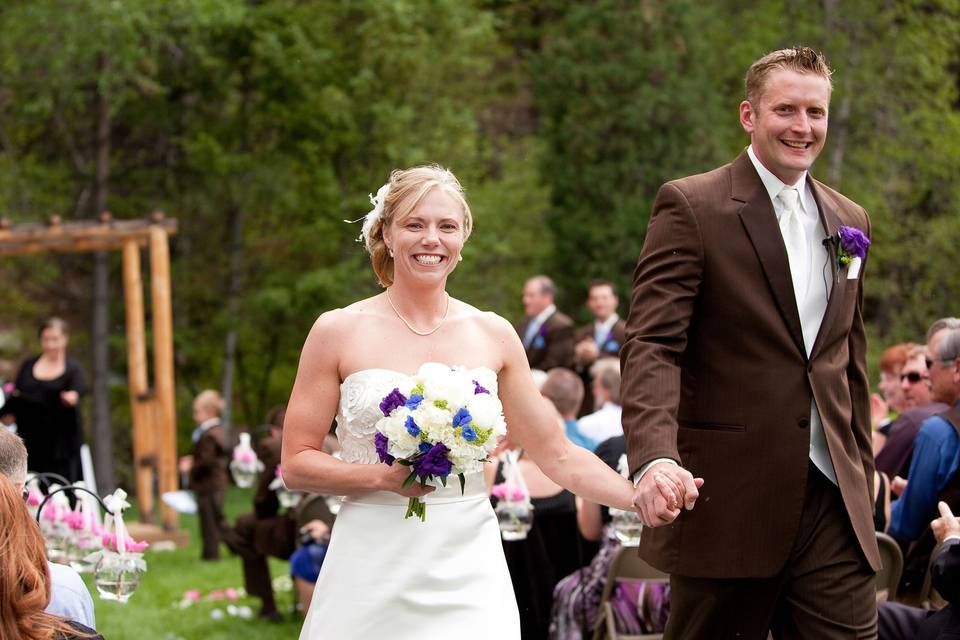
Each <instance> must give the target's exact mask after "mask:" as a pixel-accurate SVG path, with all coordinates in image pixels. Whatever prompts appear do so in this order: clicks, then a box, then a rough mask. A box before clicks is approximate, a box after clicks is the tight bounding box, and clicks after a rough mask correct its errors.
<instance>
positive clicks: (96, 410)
mask: <svg viewBox="0 0 960 640" xmlns="http://www.w3.org/2000/svg"><path fill="white" fill-rule="evenodd" d="M106 69H107V57H106V55H105V54H100V55H99V56H98V58H97V70H98V71H99V73H100V74H103V73H105V72H106ZM94 111H95V116H96V121H97V137H96V143H95V144H96V147H95V151H96V170H95V176H94V195H93V201H94V206H95V208H96V213H97V214H98V215H99V214H101V213H103V212H105V211H107V198H108V195H109V178H110V105H109V102H108V100H107V96H106V95H104V91H103V89H100V90H98V91H97V95H96V98H95V101H94ZM109 276H110V265H109V262H108V254H107V253H106V252H103V251H100V252H97V253H96V254H95V255H94V270H93V327H92V329H93V340H92V346H93V443H94V447H93V460H94V466H95V467H96V472H97V488H98V490H99V491H100V493H101V494H105V493H110V492H112V491H113V490H114V489H115V484H116V481H115V479H114V469H113V429H112V427H111V424H110V389H109V388H108V381H109V378H110V352H109V350H108V348H107V347H108V337H109V333H110V324H109V322H110V320H109V316H110V299H109V285H110V282H109Z"/></svg>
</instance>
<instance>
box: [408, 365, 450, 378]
mask: <svg viewBox="0 0 960 640" xmlns="http://www.w3.org/2000/svg"><path fill="white" fill-rule="evenodd" d="M449 373H450V367H448V366H447V365H445V364H440V363H439V362H425V363H424V364H422V365H420V369H419V370H418V371H417V375H416V376H415V377H416V378H417V381H418V382H426V381H427V380H431V379H436V378H443V377H445V376H446V375H447V374H449Z"/></svg>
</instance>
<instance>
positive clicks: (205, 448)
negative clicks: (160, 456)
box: [190, 425, 229, 494]
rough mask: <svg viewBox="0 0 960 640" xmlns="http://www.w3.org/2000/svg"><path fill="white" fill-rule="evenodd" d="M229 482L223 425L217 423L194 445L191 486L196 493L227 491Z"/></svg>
mask: <svg viewBox="0 0 960 640" xmlns="http://www.w3.org/2000/svg"><path fill="white" fill-rule="evenodd" d="M228 483H229V479H228V478H227V448H226V444H225V442H224V437H223V427H221V426H220V425H216V426H213V427H210V428H209V429H207V430H206V431H205V432H204V433H203V435H201V436H200V439H199V440H197V442H196V444H195V445H193V466H192V467H191V468H190V488H191V489H193V490H194V492H195V493H200V494H210V493H215V492H217V491H226V490H227V484H228Z"/></svg>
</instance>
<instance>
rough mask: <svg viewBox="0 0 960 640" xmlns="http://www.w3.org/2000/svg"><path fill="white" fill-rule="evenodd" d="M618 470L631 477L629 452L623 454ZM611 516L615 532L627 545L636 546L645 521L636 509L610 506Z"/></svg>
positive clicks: (621, 473) (624, 544)
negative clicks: (627, 509) (628, 509)
mask: <svg viewBox="0 0 960 640" xmlns="http://www.w3.org/2000/svg"><path fill="white" fill-rule="evenodd" d="M617 471H619V472H620V475H621V476H623V477H624V478H627V479H628V480H629V479H630V465H629V464H628V463H627V454H625V453H624V454H621V456H620V460H619V462H618V463H617ZM610 517H611V518H612V519H613V532H614V533H615V534H616V536H617V539H618V540H620V543H621V544H623V546H625V547H636V546H638V545H639V544H640V533H641V532H642V531H643V522H642V521H641V520H640V514H638V513H637V512H636V511H624V510H623V509H617V508H616V507H610Z"/></svg>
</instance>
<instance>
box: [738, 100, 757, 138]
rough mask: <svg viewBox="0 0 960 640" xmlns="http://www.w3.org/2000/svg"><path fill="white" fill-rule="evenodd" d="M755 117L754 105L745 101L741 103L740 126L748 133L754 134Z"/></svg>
mask: <svg viewBox="0 0 960 640" xmlns="http://www.w3.org/2000/svg"><path fill="white" fill-rule="evenodd" d="M753 117H754V113H753V105H752V104H750V101H749V100H744V101H743V102H741V103H740V126H741V127H743V130H744V131H746V132H747V133H753V128H754V120H753Z"/></svg>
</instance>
